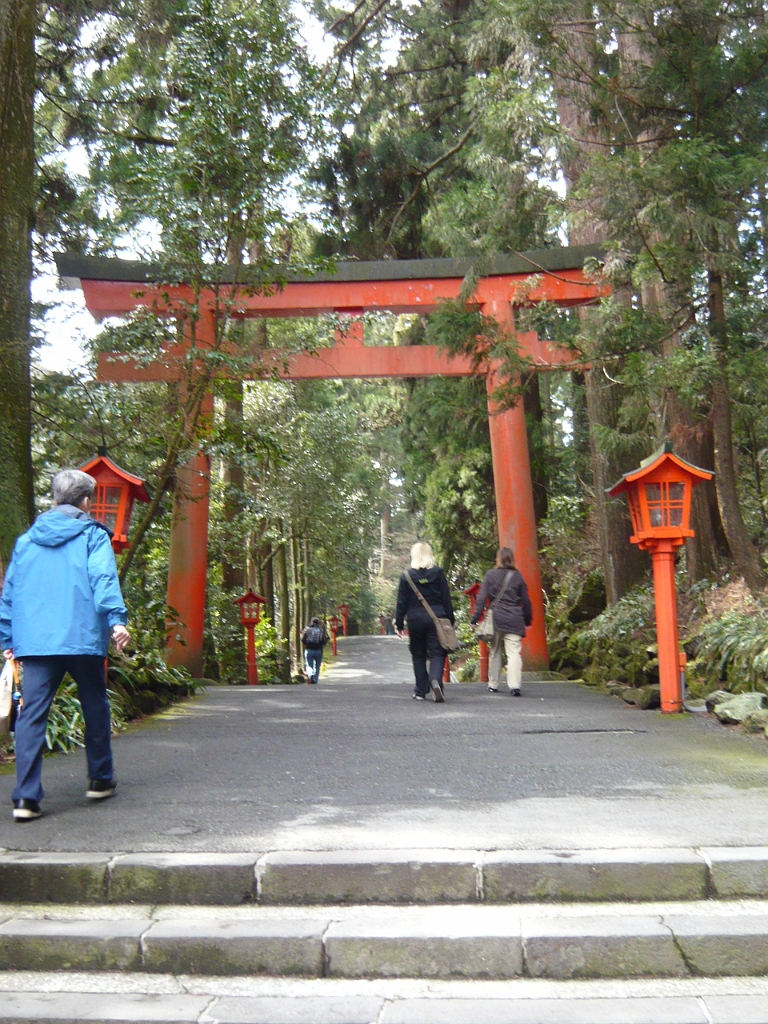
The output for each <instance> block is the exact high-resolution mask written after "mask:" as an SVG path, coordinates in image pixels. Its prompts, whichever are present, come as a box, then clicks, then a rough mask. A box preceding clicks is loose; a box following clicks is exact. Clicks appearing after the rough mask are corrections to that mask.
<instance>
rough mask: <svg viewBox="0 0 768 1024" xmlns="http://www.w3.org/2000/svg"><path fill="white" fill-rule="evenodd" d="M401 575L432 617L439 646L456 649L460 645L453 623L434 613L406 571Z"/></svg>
mask: <svg viewBox="0 0 768 1024" xmlns="http://www.w3.org/2000/svg"><path fill="white" fill-rule="evenodd" d="M403 576H405V578H406V579H407V580H408V582H409V583H410V585H411V587H412V589H413V592H414V594H415V595H416V597H418V599H419V600H420V601H421V603H422V604H423V605H424V607H425V608H426V609H427V611H428V612H429V614H430V616H431V617H432V621H433V622H434V624H435V629H436V630H437V639H438V640H439V641H440V646H441V647H442V648H443V650H444V651H448V652H449V653H450V652H451V651H458V649H459V647H461V643H460V641H459V638H458V637H457V636H456V630H455V629H454V628H453V623H452V622H451V620H450V619H444V618H439V617H438V616H437V615H435V613H434V612H433V611H432V609H431V608H430V607H429V602H428V601H427V600H426V599H425V597H424V595H423V594H422V592H421V591H420V590H419V588H418V587H417V586H416V584H415V583H414V582H413V580H412V579H411V577H410V576H409V575H408V573H407V572H404V573H403Z"/></svg>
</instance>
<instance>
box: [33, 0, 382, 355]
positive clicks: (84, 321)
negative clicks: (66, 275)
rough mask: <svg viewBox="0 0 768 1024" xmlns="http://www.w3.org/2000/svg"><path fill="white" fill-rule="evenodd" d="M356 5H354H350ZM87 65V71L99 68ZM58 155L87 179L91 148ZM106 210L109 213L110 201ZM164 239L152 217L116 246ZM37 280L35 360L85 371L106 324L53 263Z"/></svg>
mask: <svg viewBox="0 0 768 1024" xmlns="http://www.w3.org/2000/svg"><path fill="white" fill-rule="evenodd" d="M349 7H350V10H351V9H352V7H351V5H349ZM293 13H294V15H295V17H296V21H297V24H298V26H299V31H300V34H301V36H302V38H303V39H304V41H305V43H306V46H307V49H308V51H309V54H310V56H311V57H312V59H313V60H314V61H315V62H317V63H318V64H320V65H324V64H326V63H327V62H328V61H329V60H331V59H332V58H333V52H334V48H335V42H334V40H333V39H332V38H331V37H330V36H328V35H327V34H326V33H325V31H324V29H323V26H322V24H321V22H320V21H319V20H318V19H317V18H316V17H315V16H314V14H312V12H311V11H309V10H308V9H307V8H306V7H305V6H304V5H303V4H301V3H295V4H294V5H293ZM110 24H111V22H110V16H108V15H105V16H103V17H100V18H96V19H94V20H93V21H92V22H90V23H89V24H87V25H85V26H84V28H83V30H82V32H81V39H80V41H81V43H82V45H83V46H90V45H92V44H93V43H94V42H96V40H97V39H98V38H99V37H100V36H101V35H103V34H104V32H105V31H106V30H108V29H109V27H110ZM398 52H399V47H398V46H397V45H396V44H395V43H394V42H393V43H392V46H391V47H388V48H387V50H386V55H387V60H388V61H390V60H391V61H392V62H394V61H396V60H397V53H398ZM95 68H96V64H95V63H94V64H93V67H86V68H85V69H84V70H85V71H86V73H90V72H92V71H93V70H95ZM52 160H56V161H58V160H63V162H64V166H65V167H66V170H67V172H68V173H69V174H70V175H71V176H72V177H73V178H75V179H78V178H79V179H81V181H83V182H85V181H86V180H87V179H88V175H89V173H90V156H89V153H88V149H87V148H86V147H85V146H83V145H81V144H79V143H75V144H73V145H70V146H68V147H67V149H66V150H64V151H63V152H58V153H55V154H53V155H52ZM285 206H286V212H287V213H288V214H289V215H295V214H297V213H298V211H299V208H300V199H299V192H298V182H295V183H292V184H291V185H290V186H289V188H288V189H287V191H286V194H285ZM101 212H102V214H103V215H106V214H108V213H109V204H108V203H105V204H104V208H103V209H102V211H101ZM161 243H162V239H161V231H160V226H159V225H158V224H157V222H154V221H152V220H150V219H146V220H144V221H142V222H141V223H139V224H138V225H137V226H136V228H135V229H134V230H133V231H131V232H130V234H126V235H124V236H122V237H121V238H118V239H117V242H116V245H115V250H116V253H117V255H118V256H121V257H123V258H124V259H147V258H148V257H151V255H152V253H156V252H158V251H159V250H160V247H161ZM36 269H37V275H36V277H35V279H34V281H33V284H32V299H33V301H34V302H35V303H39V304H40V305H41V306H43V307H44V312H43V313H42V315H41V317H40V319H39V321H38V323H37V325H36V327H37V331H38V334H39V336H40V338H41V339H42V340H41V344H40V346H39V347H38V349H37V350H36V353H35V363H36V365H37V366H39V367H40V368H41V369H43V370H49V371H58V372H60V373H67V372H71V371H73V370H79V371H83V370H84V369H85V365H86V354H85V346H86V345H87V343H88V342H89V341H91V340H92V339H93V338H94V337H96V335H97V334H98V333H99V332H100V331H101V330H102V329H103V326H104V325H103V324H102V323H99V322H97V321H96V320H94V318H93V317H92V316H91V314H90V313H89V312H88V310H87V309H86V307H85V300H84V298H83V293H82V291H81V290H80V289H79V288H76V289H67V288H63V287H62V283H61V281H60V279H59V278H58V275H57V274H56V270H55V267H54V266H53V265H52V264H47V265H41V266H38V267H37V268H36Z"/></svg>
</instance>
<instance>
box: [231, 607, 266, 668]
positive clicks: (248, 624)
mask: <svg viewBox="0 0 768 1024" xmlns="http://www.w3.org/2000/svg"><path fill="white" fill-rule="evenodd" d="M266 603H267V599H266V597H262V596H261V594H256V593H254V591H253V590H251V589H250V587H249V588H248V590H246V592H245V593H244V594H243V596H242V597H236V598H235V604H236V605H237V609H238V611H239V612H240V623H241V625H243V626H245V634H246V647H247V652H248V653H247V657H246V659H245V664H246V669H247V672H248V683H249V685H250V686H256V685H257V684H258V682H259V666H258V662H257V660H256V636H255V633H254V630H255V628H256V626H258V624H259V619H260V618H261V606H262V605H263V604H266Z"/></svg>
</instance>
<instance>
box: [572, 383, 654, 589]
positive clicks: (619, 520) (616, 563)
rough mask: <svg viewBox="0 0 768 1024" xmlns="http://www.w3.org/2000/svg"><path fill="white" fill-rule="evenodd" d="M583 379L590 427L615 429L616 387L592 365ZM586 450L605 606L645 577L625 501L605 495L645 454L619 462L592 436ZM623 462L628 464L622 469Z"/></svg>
mask: <svg viewBox="0 0 768 1024" xmlns="http://www.w3.org/2000/svg"><path fill="white" fill-rule="evenodd" d="M585 377H586V397H587V409H588V412H589V420H590V423H591V424H596V423H599V424H601V425H603V426H606V427H612V428H613V429H616V428H617V426H618V413H619V406H620V404H621V398H620V395H619V394H618V389H619V387H620V385H618V384H612V383H611V382H610V381H609V380H608V379H607V378H606V377H605V375H604V374H603V373H602V370H601V367H600V366H599V365H593V368H592V369H591V370H590V371H589V373H587V374H586V375H585ZM590 448H591V452H592V479H593V483H594V488H595V495H594V497H595V516H596V520H597V532H598V536H599V538H600V550H601V554H602V563H603V573H604V576H605V593H606V597H607V599H608V603H609V604H615V602H616V601H618V600H619V598H621V597H623V596H624V594H626V592H627V591H628V590H629V589H630V588H631V587H633V586H634V585H635V584H636V583H639V582H640V580H641V579H642V578H643V576H644V575H645V574H646V572H647V571H648V557H647V555H646V554H645V553H644V552H642V551H640V549H639V548H638V547H637V546H636V545H635V544H630V543H629V537H630V534H631V533H632V524H631V522H630V518H629V511H628V508H627V503H626V500H625V499H624V498H611V497H609V496H608V495H607V494H606V490H607V488H608V487H611V486H612V485H613V484H615V483H616V481H617V480H618V479H619V478H620V477H621V475H622V473H624V472H626V471H627V470H628V469H630V468H632V465H631V464H632V463H634V465H637V461H639V459H640V458H642V455H643V454H645V453H640V452H638V453H637V460H634V459H630V458H627V459H626V460H621V461H619V460H617V459H616V458H615V456H613V455H612V454H609V453H608V452H605V451H603V450H601V449H600V448H599V447H598V445H597V443H596V441H595V436H594V432H591V433H590ZM625 461H626V462H627V463H630V464H628V465H625V464H624V462H625Z"/></svg>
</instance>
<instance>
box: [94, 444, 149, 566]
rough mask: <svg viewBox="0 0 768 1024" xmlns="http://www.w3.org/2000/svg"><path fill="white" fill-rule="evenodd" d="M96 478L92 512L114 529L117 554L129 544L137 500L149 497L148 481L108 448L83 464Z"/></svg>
mask: <svg viewBox="0 0 768 1024" xmlns="http://www.w3.org/2000/svg"><path fill="white" fill-rule="evenodd" d="M80 469H81V471H82V472H83V473H88V474H89V475H90V476H92V477H93V478H94V480H95V481H96V489H95V491H94V493H93V497H92V499H91V515H92V516H93V518H94V519H98V521H99V522H100V523H103V524H104V525H105V526H106V527H108V528H109V529H110V530H111V531H112V534H113V536H112V549H113V550H114V552H115V554H118V553H119V552H121V551H123V550H125V548H127V547H128V530H129V529H130V525H131V512H132V511H133V503H134V502H135V501H144V502H148V501H149V494H148V492H147V487H146V483H145V481H144V480H143V479H142V478H141V477H140V476H134V475H133V474H132V473H128V472H127V471H126V470H124V469H121V468H120V466H118V465H117V464H116V463H114V462H113V461H112V459H110V458H109V457H108V455H107V451H106V449H105V448H100V449H99V454H98V455H97V456H96V457H95V458H93V459H91V460H90V462H86V463H85V464H84V465H82V466H81V467H80Z"/></svg>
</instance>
